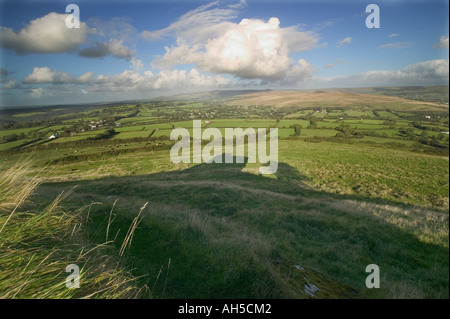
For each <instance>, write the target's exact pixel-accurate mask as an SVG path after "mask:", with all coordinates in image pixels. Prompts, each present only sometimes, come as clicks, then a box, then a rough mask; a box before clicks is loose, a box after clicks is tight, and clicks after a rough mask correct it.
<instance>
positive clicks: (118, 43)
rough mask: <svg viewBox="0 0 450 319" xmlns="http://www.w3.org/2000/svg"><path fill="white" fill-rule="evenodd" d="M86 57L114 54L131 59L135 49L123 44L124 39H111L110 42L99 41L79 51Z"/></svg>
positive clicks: (101, 56) (117, 56) (120, 57)
mask: <svg viewBox="0 0 450 319" xmlns="http://www.w3.org/2000/svg"><path fill="white" fill-rule="evenodd" d="M78 54H79V55H80V56H82V57H86V58H103V57H105V56H108V55H112V56H114V57H116V58H119V59H125V60H130V59H131V58H132V57H133V56H134V51H132V50H130V49H129V48H128V47H126V46H124V45H123V40H117V39H111V40H109V41H108V42H97V43H96V44H95V45H94V46H92V47H89V48H84V49H82V50H80V52H78Z"/></svg>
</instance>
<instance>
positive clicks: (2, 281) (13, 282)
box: [0, 160, 145, 299]
mask: <svg viewBox="0 0 450 319" xmlns="http://www.w3.org/2000/svg"><path fill="white" fill-rule="evenodd" d="M30 165H31V163H30V161H29V160H23V161H21V162H19V163H17V164H16V165H14V166H13V167H11V168H9V169H8V170H4V171H1V172H0V229H1V230H0V298H1V299H5V298H8V299H9V298H20V299H23V298H39V299H40V298H45V299H59V298H137V297H140V296H141V295H142V294H143V290H144V289H145V287H144V288H139V287H137V285H136V278H134V277H133V276H132V275H131V274H130V273H129V272H128V271H127V270H126V269H125V268H124V266H123V263H122V260H121V258H119V256H114V255H113V254H112V253H111V252H112V251H113V249H112V248H111V247H109V244H110V242H105V243H103V244H101V245H95V244H93V243H91V242H89V241H88V240H86V238H87V237H86V236H85V233H84V228H83V223H84V221H85V220H86V218H82V216H83V214H84V213H85V211H86V210H88V209H90V206H86V207H83V208H80V209H79V210H77V211H73V212H67V211H65V210H64V209H63V208H62V206H61V202H62V201H63V200H64V199H66V198H67V196H69V195H70V192H66V193H61V194H60V195H59V196H58V197H57V198H56V199H55V200H54V201H53V202H52V203H51V204H50V205H48V206H47V207H44V208H42V207H37V208H36V207H35V206H36V205H33V203H31V202H28V203H27V200H28V198H29V196H30V195H31V194H32V193H33V191H34V190H35V189H36V187H38V185H39V184H40V182H41V179H39V178H37V177H31V178H30V177H28V175H29V173H30V169H29V167H30ZM132 227H133V225H132ZM133 230H134V229H133ZM128 244H129V243H128ZM126 245H127V244H126ZM70 264H75V265H77V266H78V267H79V269H80V288H67V286H66V278H67V277H68V276H69V275H70V273H66V271H65V270H66V267H67V266H68V265H70Z"/></svg>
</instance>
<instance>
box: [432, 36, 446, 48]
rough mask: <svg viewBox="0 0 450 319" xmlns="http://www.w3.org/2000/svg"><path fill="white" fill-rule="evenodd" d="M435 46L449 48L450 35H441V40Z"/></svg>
mask: <svg viewBox="0 0 450 319" xmlns="http://www.w3.org/2000/svg"><path fill="white" fill-rule="evenodd" d="M433 48H441V49H448V37H446V36H445V35H443V36H441V37H440V39H439V42H437V43H435V44H433Z"/></svg>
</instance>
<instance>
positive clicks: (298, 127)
mask: <svg viewBox="0 0 450 319" xmlns="http://www.w3.org/2000/svg"><path fill="white" fill-rule="evenodd" d="M301 128H302V126H301V125H299V124H295V125H294V136H300V134H301Z"/></svg>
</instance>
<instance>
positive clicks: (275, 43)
mask: <svg viewBox="0 0 450 319" xmlns="http://www.w3.org/2000/svg"><path fill="white" fill-rule="evenodd" d="M243 5H244V4H243V3H238V4H234V5H228V6H226V7H224V8H222V7H220V6H218V2H214V3H211V4H208V5H204V6H201V7H199V8H197V9H195V10H192V11H190V12H188V13H186V14H185V15H183V16H182V17H181V18H180V19H179V20H178V21H176V22H174V23H172V24H171V25H170V26H169V27H167V28H165V29H162V30H157V31H145V32H143V36H144V37H146V38H147V39H151V40H154V39H158V38H161V37H163V36H174V37H175V36H176V37H177V43H176V45H174V46H172V47H170V48H169V47H166V52H165V54H164V56H162V57H160V58H159V59H157V60H156V61H155V62H154V63H153V65H154V66H155V67H159V68H169V67H172V66H173V65H177V64H195V66H196V67H197V68H199V69H201V70H204V71H207V72H211V73H216V74H224V73H226V74H231V75H234V76H237V77H238V78H241V79H264V80H279V79H282V78H286V77H290V76H293V75H300V74H302V75H304V70H305V68H304V65H302V64H298V63H296V62H295V61H294V60H293V59H292V58H291V57H290V54H291V53H292V52H302V51H306V50H309V49H312V48H314V47H316V46H317V42H318V40H319V39H318V36H317V35H316V34H315V33H313V32H311V31H300V30H298V28H297V27H286V28H283V27H281V26H280V20H279V19H278V18H276V17H273V18H270V19H269V20H268V21H267V22H266V21H263V20H260V19H242V20H241V21H240V23H234V22H231V21H229V20H231V19H233V18H236V16H237V11H238V9H239V8H241V7H242V6H243ZM300 71H302V72H300Z"/></svg>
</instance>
